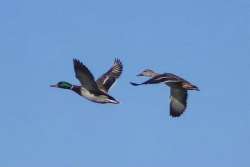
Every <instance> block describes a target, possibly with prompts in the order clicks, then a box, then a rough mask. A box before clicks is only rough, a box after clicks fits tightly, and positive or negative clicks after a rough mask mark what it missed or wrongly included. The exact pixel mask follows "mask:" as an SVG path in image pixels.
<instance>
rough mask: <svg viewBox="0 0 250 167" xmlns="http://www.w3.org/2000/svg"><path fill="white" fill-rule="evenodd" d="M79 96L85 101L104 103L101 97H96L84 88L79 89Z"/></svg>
mask: <svg viewBox="0 0 250 167" xmlns="http://www.w3.org/2000/svg"><path fill="white" fill-rule="evenodd" d="M81 96H82V97H84V98H86V99H87V100H90V101H93V102H96V103H106V102H105V101H104V98H102V97H101V95H99V96H96V95H94V94H93V93H91V92H89V91H88V90H87V89H85V88H81Z"/></svg>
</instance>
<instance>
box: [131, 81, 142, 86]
mask: <svg viewBox="0 0 250 167" xmlns="http://www.w3.org/2000/svg"><path fill="white" fill-rule="evenodd" d="M129 83H130V84H131V85H133V86H138V85H140V84H138V83H135V82H129Z"/></svg>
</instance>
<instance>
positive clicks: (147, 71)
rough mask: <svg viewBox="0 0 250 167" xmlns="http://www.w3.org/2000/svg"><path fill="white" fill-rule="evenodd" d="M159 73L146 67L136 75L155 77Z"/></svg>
mask: <svg viewBox="0 0 250 167" xmlns="http://www.w3.org/2000/svg"><path fill="white" fill-rule="evenodd" d="M156 75H158V74H157V73H156V72H154V71H153V70H150V69H145V70H143V71H142V72H141V73H139V74H137V75H136V76H144V77H154V76H156Z"/></svg>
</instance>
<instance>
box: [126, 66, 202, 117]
mask: <svg viewBox="0 0 250 167" xmlns="http://www.w3.org/2000/svg"><path fill="white" fill-rule="evenodd" d="M137 76H145V77H150V79H149V80H147V81H145V82H142V83H134V82H130V83H131V84H132V85H133V86H139V85H144V84H158V83H165V84H166V85H168V86H169V87H170V115H171V116H172V117H179V116H180V115H181V114H182V113H183V112H184V111H185V109H186V107H187V97H188V93H187V91H188V90H197V91H199V88H198V87H197V86H195V85H193V84H191V83H190V82H188V81H187V80H185V79H183V78H181V77H179V76H177V75H174V74H171V73H163V74H158V73H156V72H154V71H153V70H150V69H146V70H144V71H143V72H141V73H140V74H138V75H137Z"/></svg>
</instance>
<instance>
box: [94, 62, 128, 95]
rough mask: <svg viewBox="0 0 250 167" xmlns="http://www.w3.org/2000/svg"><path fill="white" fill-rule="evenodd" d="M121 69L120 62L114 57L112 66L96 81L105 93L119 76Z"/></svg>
mask: <svg viewBox="0 0 250 167" xmlns="http://www.w3.org/2000/svg"><path fill="white" fill-rule="evenodd" d="M122 70H123V65H122V62H121V61H120V60H119V59H115V61H114V64H113V66H112V67H111V68H110V69H109V70H108V71H107V72H106V73H104V74H103V75H102V76H101V77H100V78H99V79H98V80H97V81H96V83H97V85H98V87H99V89H100V90H102V91H104V92H106V93H107V92H108V91H109V89H110V88H111V86H112V85H113V84H114V83H115V81H116V80H117V79H118V78H119V77H120V76H121V73H122Z"/></svg>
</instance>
